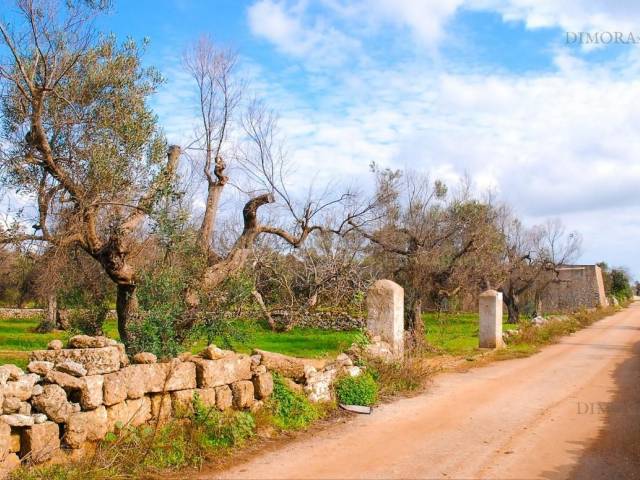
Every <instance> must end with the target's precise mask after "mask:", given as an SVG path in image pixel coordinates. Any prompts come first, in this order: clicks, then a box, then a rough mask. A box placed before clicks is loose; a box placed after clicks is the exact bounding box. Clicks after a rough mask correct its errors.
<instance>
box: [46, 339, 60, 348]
mask: <svg viewBox="0 0 640 480" xmlns="http://www.w3.org/2000/svg"><path fill="white" fill-rule="evenodd" d="M63 347H64V344H63V343H62V340H58V339H55V340H51V341H50V342H49V343H48V344H47V350H62V348H63Z"/></svg>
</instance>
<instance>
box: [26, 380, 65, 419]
mask: <svg viewBox="0 0 640 480" xmlns="http://www.w3.org/2000/svg"><path fill="white" fill-rule="evenodd" d="M32 403H33V406H34V407H35V408H36V409H37V410H38V411H39V412H42V413H44V414H45V415H46V416H47V417H49V418H50V419H51V420H53V421H54V422H56V423H64V422H66V421H67V419H68V418H69V416H70V415H71V414H72V413H73V407H72V405H71V404H70V403H69V402H68V401H67V394H66V393H65V391H64V390H63V388H62V387H61V386H60V385H56V384H49V385H45V386H44V391H43V393H42V394H41V395H38V396H37V397H34V398H33V400H32Z"/></svg>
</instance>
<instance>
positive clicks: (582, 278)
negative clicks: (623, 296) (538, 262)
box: [538, 265, 608, 313]
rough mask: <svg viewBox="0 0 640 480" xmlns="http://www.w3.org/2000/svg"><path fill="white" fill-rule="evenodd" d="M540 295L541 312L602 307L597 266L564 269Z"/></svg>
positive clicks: (600, 278)
mask: <svg viewBox="0 0 640 480" xmlns="http://www.w3.org/2000/svg"><path fill="white" fill-rule="evenodd" d="M549 275H554V278H553V281H552V282H551V283H549V285H547V287H546V288H545V289H544V291H543V292H542V294H541V298H540V303H541V306H542V312H538V313H543V312H544V313H558V312H574V311H576V310H580V309H581V308H596V307H606V306H607V305H608V302H607V298H606V295H605V291H604V282H603V279H602V270H601V269H600V267H599V266H598V265H567V266H565V267H562V268H559V269H558V273H557V277H555V274H549Z"/></svg>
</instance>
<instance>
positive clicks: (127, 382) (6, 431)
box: [0, 335, 273, 478]
mask: <svg viewBox="0 0 640 480" xmlns="http://www.w3.org/2000/svg"><path fill="white" fill-rule="evenodd" d="M133 360H134V363H132V364H130V363H129V359H128V357H127V355H126V354H125V352H124V346H123V345H122V344H119V343H117V342H116V341H114V340H111V339H108V338H105V337H88V336H85V335H78V336H75V337H72V338H71V339H70V340H69V344H68V348H62V344H61V342H60V341H52V342H51V343H50V344H49V348H48V349H47V350H37V351H34V352H31V354H30V357H29V364H28V366H27V371H26V372H25V371H23V370H22V369H20V368H18V367H16V366H15V365H2V366H0V478H3V476H4V475H6V474H7V473H8V472H9V471H11V470H12V469H14V468H16V467H17V466H18V465H20V462H21V461H29V462H32V463H41V462H45V461H50V460H55V461H60V460H62V461H63V460H64V459H65V457H67V458H68V457H74V455H75V456H77V455H78V454H80V452H82V450H83V449H84V448H85V447H86V444H87V442H96V441H99V440H101V439H103V438H104V437H105V436H106V435H107V433H108V432H114V431H117V430H118V429H120V428H123V427H125V426H138V425H142V424H145V423H149V422H156V421H160V422H165V421H167V420H169V419H171V418H174V417H179V416H184V415H185V414H188V413H189V412H190V410H191V409H192V408H193V401H192V400H193V398H194V396H195V395H196V394H197V395H198V396H199V398H200V400H201V401H202V403H203V404H204V405H205V406H206V407H210V408H217V409H219V410H226V409H228V408H235V409H251V410H256V409H259V408H260V407H261V406H262V404H263V401H264V400H265V399H267V398H268V397H269V396H270V395H271V393H272V391H273V378H272V376H271V373H270V372H269V370H268V369H267V367H266V366H265V365H264V364H263V362H262V355H260V354H256V355H252V356H248V355H244V354H239V353H235V352H232V351H228V350H221V349H219V348H217V347H215V346H214V345H210V346H209V347H207V348H206V349H205V350H204V351H203V352H201V353H200V354H199V355H197V356H195V355H191V354H183V355H181V356H180V357H179V358H175V359H172V360H171V361H169V362H166V363H157V360H156V358H155V355H153V354H150V353H144V354H138V355H135V356H134V357H133Z"/></svg>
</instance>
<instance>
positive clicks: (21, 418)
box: [0, 413, 33, 427]
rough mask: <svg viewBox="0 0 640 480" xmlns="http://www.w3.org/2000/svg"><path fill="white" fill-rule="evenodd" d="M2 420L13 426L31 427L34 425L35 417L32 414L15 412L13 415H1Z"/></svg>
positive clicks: (0, 419)
mask: <svg viewBox="0 0 640 480" xmlns="http://www.w3.org/2000/svg"><path fill="white" fill-rule="evenodd" d="M0 421H2V422H4V423H6V424H7V425H10V426H12V427H30V426H31V425H33V418H32V417H31V415H20V414H19V413H14V414H12V415H0Z"/></svg>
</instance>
